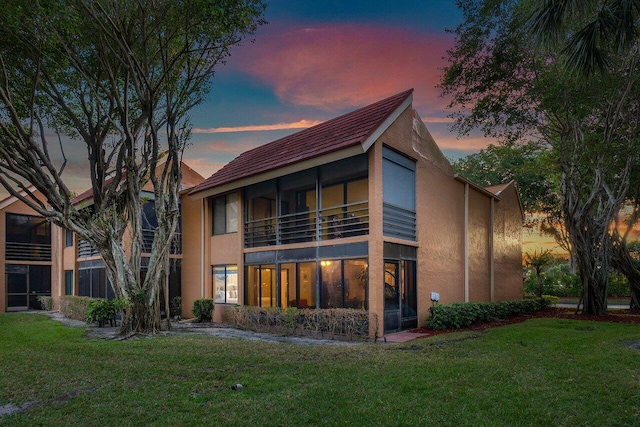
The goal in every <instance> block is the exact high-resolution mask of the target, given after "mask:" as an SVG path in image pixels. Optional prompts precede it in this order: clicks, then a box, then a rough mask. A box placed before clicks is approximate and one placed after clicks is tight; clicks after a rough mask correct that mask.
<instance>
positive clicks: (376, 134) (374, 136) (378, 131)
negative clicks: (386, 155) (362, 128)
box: [362, 92, 413, 153]
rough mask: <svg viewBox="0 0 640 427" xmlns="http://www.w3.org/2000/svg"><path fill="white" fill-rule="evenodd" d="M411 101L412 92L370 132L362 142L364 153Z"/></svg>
mask: <svg viewBox="0 0 640 427" xmlns="http://www.w3.org/2000/svg"><path fill="white" fill-rule="evenodd" d="M412 103H413V92H411V93H410V94H409V96H407V97H406V98H405V100H404V101H402V103H401V104H400V105H398V107H397V108H396V109H395V110H394V111H393V112H392V113H391V114H389V116H387V118H386V119H385V120H384V121H383V122H382V123H381V124H380V126H378V127H377V128H375V129H374V130H373V132H371V134H370V135H369V136H368V137H367V138H366V139H365V140H364V141H363V142H362V150H363V152H364V153H366V152H367V151H369V148H371V147H372V146H373V144H375V142H376V141H377V140H378V138H380V136H382V134H383V133H384V132H385V131H386V130H387V129H388V128H389V126H391V124H392V123H393V122H395V121H396V119H397V118H398V117H400V115H401V114H402V113H403V112H404V110H406V109H407V108H408V107H409V106H410V105H411V104H412Z"/></svg>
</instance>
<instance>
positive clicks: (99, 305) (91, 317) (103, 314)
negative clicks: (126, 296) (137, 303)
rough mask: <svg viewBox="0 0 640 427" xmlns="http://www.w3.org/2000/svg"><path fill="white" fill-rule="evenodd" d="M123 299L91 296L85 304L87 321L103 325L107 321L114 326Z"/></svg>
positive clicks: (122, 305) (123, 303) (121, 307)
mask: <svg viewBox="0 0 640 427" xmlns="http://www.w3.org/2000/svg"><path fill="white" fill-rule="evenodd" d="M124 305H125V302H124V300H121V299H118V298H116V299H112V300H108V299H105V298H91V300H90V301H89V305H88V306H87V320H86V321H87V323H97V324H98V325H99V326H100V327H103V326H104V325H105V324H106V323H107V322H109V323H110V324H111V326H115V322H116V316H117V315H118V313H119V312H120V311H122V309H123V307H124Z"/></svg>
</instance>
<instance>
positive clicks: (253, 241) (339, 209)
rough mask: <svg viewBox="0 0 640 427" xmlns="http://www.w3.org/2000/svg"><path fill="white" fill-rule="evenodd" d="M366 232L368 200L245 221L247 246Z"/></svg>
mask: <svg viewBox="0 0 640 427" xmlns="http://www.w3.org/2000/svg"><path fill="white" fill-rule="evenodd" d="M367 234H369V203H368V202H366V201H365V202H357V203H350V204H344V205H337V206H330V207H327V208H324V209H321V210H320V211H316V210H310V211H305V212H299V213H294V214H288V215H281V216H280V217H275V216H274V217H268V218H260V219H256V220H252V221H246V222H245V225H244V244H245V247H247V248H255V247H260V246H270V245H285V244H292V243H304V242H314V241H321V240H331V239H341V238H346V237H353V236H362V235H367Z"/></svg>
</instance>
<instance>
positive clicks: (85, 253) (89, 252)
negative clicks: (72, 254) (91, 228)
mask: <svg viewBox="0 0 640 427" xmlns="http://www.w3.org/2000/svg"><path fill="white" fill-rule="evenodd" d="M98 255H100V252H98V250H97V249H96V248H94V247H93V246H91V243H89V242H87V241H86V240H84V239H78V258H89V257H93V256H98Z"/></svg>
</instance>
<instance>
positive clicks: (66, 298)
mask: <svg viewBox="0 0 640 427" xmlns="http://www.w3.org/2000/svg"><path fill="white" fill-rule="evenodd" d="M89 301H91V298H89V297H76V296H73V295H63V296H61V297H60V313H62V315H63V316H64V317H68V318H69V319H76V320H82V321H83V322H84V321H85V320H87V307H88V306H89Z"/></svg>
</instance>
